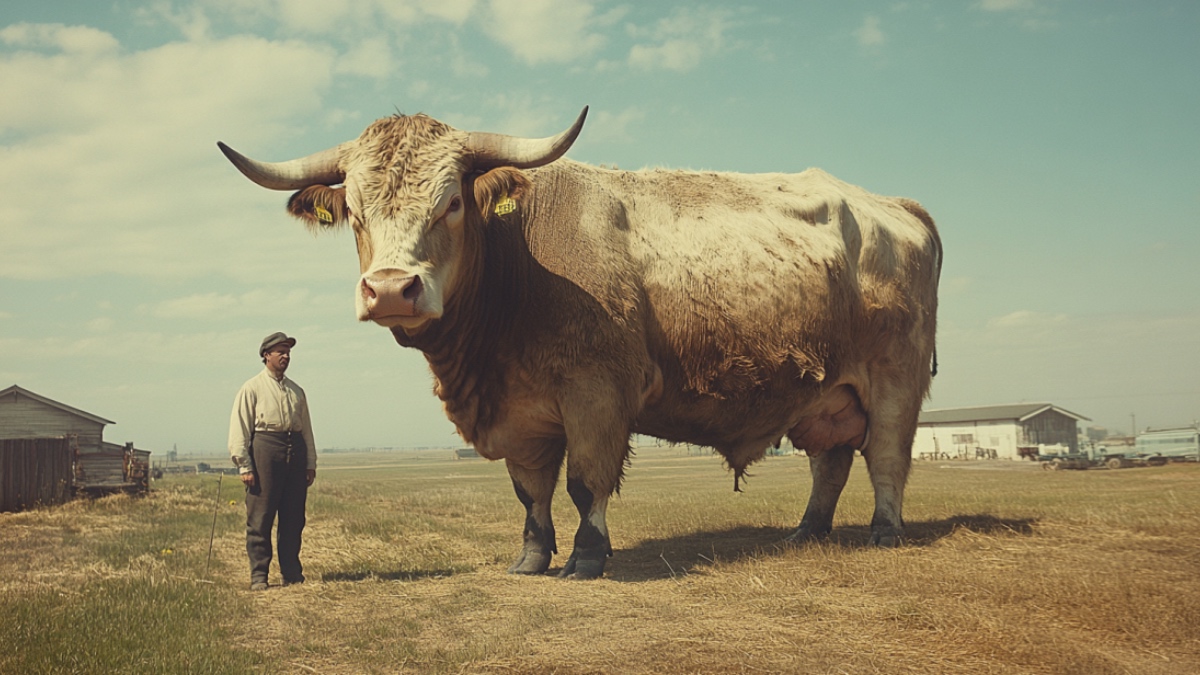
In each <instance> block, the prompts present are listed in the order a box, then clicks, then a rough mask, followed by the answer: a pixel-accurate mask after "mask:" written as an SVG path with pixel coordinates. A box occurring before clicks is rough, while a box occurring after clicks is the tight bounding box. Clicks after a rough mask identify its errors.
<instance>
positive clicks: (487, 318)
mask: <svg viewBox="0 0 1200 675" xmlns="http://www.w3.org/2000/svg"><path fill="white" fill-rule="evenodd" d="M478 244H479V245H477V246H470V245H468V246H466V247H465V248H466V251H468V252H471V251H473V253H472V254H469V255H467V256H465V257H464V260H463V261H462V262H463V265H462V268H461V269H462V270H463V271H464V276H463V279H462V280H461V282H460V284H459V286H458V288H457V289H456V291H455V292H454V294H453V296H452V297H450V298H447V302H446V304H445V308H444V312H443V314H442V316H441V318H439V319H437V320H436V321H433V322H432V323H430V324H429V325H428V326H427V327H426V328H425V330H423V331H421V332H420V333H418V334H416V335H411V336H409V335H405V334H404V333H403V332H396V333H394V334H395V335H396V341H397V342H398V343H400V344H401V345H404V346H408V347H415V348H416V349H419V350H421V351H422V352H424V354H425V358H426V360H427V361H428V362H429V367H430V370H431V371H432V372H433V375H434V377H435V379H436V380H437V382H436V386H435V393H436V394H437V395H438V397H439V398H441V399H442V400H443V401H444V402H445V406H446V413H447V414H448V415H449V416H450V418H451V420H452V421H453V422H454V423H455V424H456V425H457V426H458V429H459V432H460V433H461V434H462V435H463V437H464V439H465V440H467V441H468V442H470V441H473V440H474V439H475V436H476V433H477V431H479V430H482V429H485V428H486V427H487V426H488V425H490V424H491V422H492V421H493V418H494V415H495V412H496V409H495V403H496V402H497V401H500V400H502V395H503V389H504V382H505V374H506V372H507V369H508V368H509V367H511V366H512V365H513V364H514V363H515V361H516V360H517V359H518V358H519V350H520V347H521V344H520V341H519V340H517V339H515V337H514V335H515V332H516V329H517V328H518V327H519V326H520V325H521V324H522V322H523V318H522V315H523V314H524V313H526V312H528V311H530V308H531V306H532V305H531V303H530V302H529V301H528V298H529V297H530V295H531V293H532V292H533V291H532V286H533V285H534V284H533V283H531V282H532V281H533V280H532V279H531V275H534V274H536V272H535V271H534V267H535V265H534V263H533V258H532V256H531V255H530V254H529V250H528V248H527V246H526V244H525V241H524V237H523V236H522V235H521V232H520V229H519V227H518V226H516V225H509V224H506V223H503V222H497V221H493V222H491V223H489V224H488V225H487V226H486V227H483V228H481V232H480V233H479V237H478Z"/></svg>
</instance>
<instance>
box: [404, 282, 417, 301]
mask: <svg viewBox="0 0 1200 675" xmlns="http://www.w3.org/2000/svg"><path fill="white" fill-rule="evenodd" d="M420 295H421V277H413V278H412V283H410V284H408V286H406V287H405V288H404V299H405V300H408V301H410V302H416V299H417V297H418V296H420Z"/></svg>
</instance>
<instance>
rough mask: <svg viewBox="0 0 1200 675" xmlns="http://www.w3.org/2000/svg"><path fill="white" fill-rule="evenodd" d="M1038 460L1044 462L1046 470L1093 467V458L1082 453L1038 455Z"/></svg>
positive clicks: (1043, 466)
mask: <svg viewBox="0 0 1200 675" xmlns="http://www.w3.org/2000/svg"><path fill="white" fill-rule="evenodd" d="M1037 461H1039V462H1041V463H1042V468H1043V469H1044V470H1046V471H1061V470H1064V469H1090V468H1092V460H1091V459H1090V458H1089V457H1088V456H1087V455H1084V454H1080V453H1070V454H1066V455H1038V458H1037Z"/></svg>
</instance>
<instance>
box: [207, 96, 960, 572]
mask: <svg viewBox="0 0 1200 675" xmlns="http://www.w3.org/2000/svg"><path fill="white" fill-rule="evenodd" d="M586 115H587V108H584V110H583V112H582V113H581V114H580V115H579V118H578V119H577V120H576V121H575V123H574V124H573V125H572V126H571V127H570V128H569V129H568V130H566V131H564V132H563V133H561V134H559V135H557V136H554V137H550V138H545V139H522V138H516V137H511V136H503V135H498V134H490V133H478V132H470V133H468V132H463V131H460V130H457V129H454V128H452V127H450V126H448V125H446V124H443V123H441V122H438V121H437V120H434V119H431V118H429V117H426V116H424V115H415V116H404V115H396V116H392V117H388V118H385V119H381V120H378V121H376V122H374V123H373V124H371V125H370V126H369V127H367V129H366V131H364V132H363V133H362V135H361V136H359V137H358V138H357V139H356V140H353V141H349V142H346V143H343V144H341V145H339V146H337V147H334V148H331V149H328V150H325V151H323V152H319V153H316V154H314V155H310V156H308V157H305V158H302V159H296V160H291V161H287V162H280V163H266V162H259V161H255V160H252V159H249V158H247V157H245V156H243V155H240V154H238V153H237V152H236V151H234V150H232V149H230V148H229V147H227V146H226V145H224V144H223V143H222V144H219V145H220V148H221V150H222V151H223V152H224V153H225V155H226V157H228V158H229V160H230V161H231V162H233V164H234V165H235V166H236V167H237V168H238V169H239V170H241V172H242V173H243V174H245V175H246V176H247V177H249V178H250V179H251V180H252V181H254V182H255V183H258V184H259V185H261V186H263V187H266V188H270V189H274V190H296V191H297V192H295V194H293V195H292V197H291V199H290V200H289V201H288V205H287V209H288V211H289V213H291V215H293V216H295V217H296V218H298V219H300V220H301V221H304V222H305V223H307V224H308V225H309V226H311V227H313V228H318V229H334V228H340V227H349V228H351V229H352V230H353V232H354V236H355V239H356V241H357V244H358V256H359V267H360V276H359V278H358V282H357V284H356V286H355V291H354V302H355V305H356V307H357V311H358V318H359V320H361V321H374V322H375V323H377V324H379V325H381V326H384V327H386V328H388V329H390V330H391V332H392V335H393V336H394V337H395V339H396V342H398V343H399V344H400V345H402V346H406V347H414V348H416V349H419V350H421V351H422V352H423V353H424V355H425V357H426V359H427V360H428V362H429V366H430V369H431V370H432V372H433V376H434V379H435V385H434V393H435V394H436V395H437V396H438V397H439V398H440V399H441V400H442V401H443V402H444V404H445V410H446V415H447V416H448V417H449V418H450V420H451V421H452V422H454V424H455V426H456V427H457V428H458V432H459V433H460V434H461V435H462V437H463V438H464V439H465V440H466V441H467V442H470V443H472V444H474V446H475V448H476V449H477V450H478V451H479V453H480V454H481V455H483V456H484V457H487V458H490V459H501V458H502V459H504V460H505V463H506V465H507V467H508V473H509V475H510V476H511V478H512V482H513V487H514V488H515V490H516V494H517V498H518V499H519V500H520V501H521V503H522V504H523V505H524V506H525V511H526V517H525V526H524V546H523V548H522V551H521V553H520V555H519V557H518V558H517V560H516V562H515V563H514V564H513V565H512V567H511V568H510V569H509V571H510V572H514V573H518V574H540V573H543V572H545V571H546V570H547V569H548V568H549V566H550V562H551V556H552V554H554V553H557V548H556V543H555V534H554V524H553V523H552V521H551V510H550V501H551V498H552V497H553V495H554V490H555V485H556V484H557V482H558V478H559V474H560V470H561V468H562V465H563V462H564V461H565V462H566V464H567V493H568V494H569V495H570V496H571V500H572V501H573V502H574V504H575V506H576V508H577V509H578V511H579V516H580V523H579V527H578V529H577V530H576V531H575V542H574V550H573V552H572V553H571V556H570V558H569V559H568V560H567V562H566V564H565V565H564V566H563V569H562V572H561V574H560V576H565V577H571V578H594V577H598V576H600V575H601V574H602V573H603V571H604V566H605V561H606V558H607V557H608V556H610V555H612V549H611V546H610V544H609V533H608V527H607V525H606V523H605V511H606V508H607V506H608V500H609V497H610V496H611V495H612V494H613V493H614V492H615V491H617V490H619V488H620V484H621V480H622V477H623V474H624V468H625V466H626V463H627V461H628V459H629V457H630V447H629V439H630V434H632V433H639V434H645V435H649V436H655V437H658V438H662V439H666V440H668V441H675V442H687V443H694V444H698V445H704V446H711V447H713V448H715V449H716V450H717V451H719V452H720V453H721V454H722V455H723V456H724V458H725V461H726V462H727V464H728V466H729V467H730V468H731V469H732V470H733V471H734V474H735V480H734V487H735V489H736V488H737V486H738V484H737V480H738V478H740V477H741V476H742V475H743V473H744V471H745V470H746V467H747V466H749V465H750V464H751V463H753V462H755V461H757V460H759V459H761V458H762V457H763V455H764V453H765V451H766V449H767V447H768V446H770V445H773V444H776V445H777V444H778V443H779V442H780V440H781V439H782V438H783V437H784V436H786V437H788V438H789V439H790V440H791V441H792V443H793V444H794V445H795V446H796V447H797V448H802V449H804V450H806V451H807V454H808V456H809V458H810V459H809V461H810V463H811V467H812V476H813V488H812V493H811V496H810V498H809V502H808V507H807V509H806V510H805V513H804V516H803V518H802V519H801V521H800V524H799V527H798V528H797V530H796V531H795V532H794V533H793V534H792V535H791V537H789V539H805V538H810V537H820V536H823V535H825V534H826V533H828V532H829V530H830V528H831V525H832V522H833V514H834V508H835V507H836V506H837V501H838V497H839V496H840V494H841V491H842V488H843V486H844V485H845V483H846V478H847V476H848V474H849V471H850V465H851V462H852V461H853V457H854V452H855V451H856V450H859V451H861V452H862V455H863V456H864V457H865V458H866V462H867V467H868V470H869V473H870V477H871V483H872V485H873V487H874V490H875V513H874V517H873V518H872V520H871V540H872V542H873V543H876V544H880V545H893V544H895V543H896V542H897V541H898V540H899V538H900V536H901V535H902V529H903V520H902V518H901V503H902V499H903V496H904V485H905V481H906V479H907V477H908V471H909V466H910V461H911V446H912V439H913V435H914V433H915V430H916V425H917V415H918V413H919V410H920V407H921V402H922V400H923V399H924V397H925V395H926V393H927V391H928V388H929V384H930V377H931V373H930V367H929V366H930V363H931V360H932V359H933V354H934V333H935V323H936V313H937V285H938V275H939V271H940V268H941V244H940V241H939V239H938V234H937V230H936V229H935V227H934V224H933V221H932V220H931V218H930V217H929V215H928V214H927V213H926V212H925V210H924V209H923V208H922V207H921V206H920V205H919V204H917V203H916V202H914V201H911V200H908V199H901V198H894V197H881V196H877V195H874V194H871V193H869V192H867V191H865V190H863V189H861V188H858V187H855V186H853V185H849V184H847V183H843V182H842V181H839V180H837V179H836V178H833V177H832V176H830V175H828V174H826V173H824V172H822V171H819V170H816V169H809V170H807V171H804V172H802V173H798V174H781V173H775V174H755V175H746V174H736V173H710V172H694V171H662V170H649V171H618V170H614V169H605V168H603V167H600V168H598V167H595V166H589V165H586V164H580V163H578V162H573V161H570V160H566V159H560V158H561V157H562V156H563V154H565V153H566V151H567V149H568V148H570V146H571V144H572V143H574V141H575V139H576V137H577V136H578V134H579V132H580V130H581V129H582V127H583V121H584V118H585V117H586Z"/></svg>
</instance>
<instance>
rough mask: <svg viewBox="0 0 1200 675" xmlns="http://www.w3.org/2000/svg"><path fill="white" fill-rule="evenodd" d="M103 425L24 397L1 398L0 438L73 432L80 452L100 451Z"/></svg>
mask: <svg viewBox="0 0 1200 675" xmlns="http://www.w3.org/2000/svg"><path fill="white" fill-rule="evenodd" d="M103 433H104V425H103V424H101V423H98V422H94V421H92V420H89V419H87V418H84V417H80V416H79V415H74V414H72V413H70V412H68V411H66V410H60V409H58V408H55V407H53V406H49V405H46V404H45V403H42V402H41V401H38V400H35V399H31V398H29V397H27V396H21V395H18V394H15V393H14V394H9V395H7V396H4V397H2V398H0V438H56V437H61V436H64V435H67V434H74V435H76V436H77V437H78V439H79V452H80V453H89V452H100V448H101V440H100V439H101V436H102V435H103Z"/></svg>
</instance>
